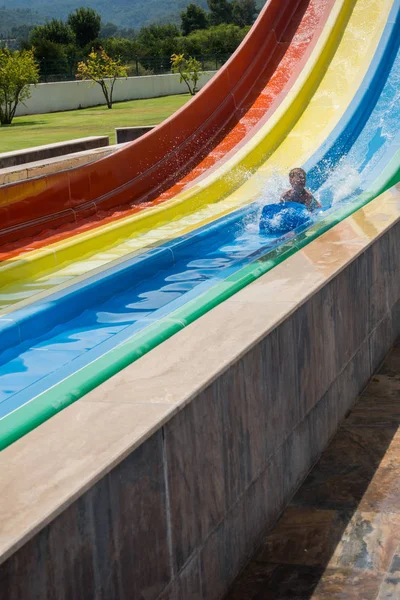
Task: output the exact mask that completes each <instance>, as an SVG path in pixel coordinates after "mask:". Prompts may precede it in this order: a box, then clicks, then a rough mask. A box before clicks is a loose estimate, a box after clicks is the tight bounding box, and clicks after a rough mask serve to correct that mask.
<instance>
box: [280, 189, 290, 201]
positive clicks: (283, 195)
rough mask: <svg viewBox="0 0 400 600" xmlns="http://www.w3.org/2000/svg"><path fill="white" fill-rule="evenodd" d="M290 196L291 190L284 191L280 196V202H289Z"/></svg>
mask: <svg viewBox="0 0 400 600" xmlns="http://www.w3.org/2000/svg"><path fill="white" fill-rule="evenodd" d="M292 196H293V190H292V188H289V189H288V190H286V192H283V194H282V196H281V201H284V200H290V198H291V197H292Z"/></svg>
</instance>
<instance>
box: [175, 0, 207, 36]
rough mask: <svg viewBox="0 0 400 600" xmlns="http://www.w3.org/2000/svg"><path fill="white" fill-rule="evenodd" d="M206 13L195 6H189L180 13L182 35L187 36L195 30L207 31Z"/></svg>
mask: <svg viewBox="0 0 400 600" xmlns="http://www.w3.org/2000/svg"><path fill="white" fill-rule="evenodd" d="M207 27H208V18H207V13H206V11H205V10H203V9H202V8H201V7H200V6H197V4H189V6H188V7H187V8H186V10H183V11H182V12H181V30H182V33H183V35H189V33H191V32H192V31H196V30H197V29H207Z"/></svg>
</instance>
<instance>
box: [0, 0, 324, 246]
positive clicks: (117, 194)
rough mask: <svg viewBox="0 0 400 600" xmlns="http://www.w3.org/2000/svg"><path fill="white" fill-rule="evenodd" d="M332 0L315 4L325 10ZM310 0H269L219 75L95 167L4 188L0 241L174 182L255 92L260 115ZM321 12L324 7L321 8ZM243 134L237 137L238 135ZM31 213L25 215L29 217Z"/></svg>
mask: <svg viewBox="0 0 400 600" xmlns="http://www.w3.org/2000/svg"><path fill="white" fill-rule="evenodd" d="M330 4H331V2H319V3H318V2H317V6H318V5H320V6H321V7H322V9H323V8H326V7H327V5H328V7H329V5H330ZM305 7H306V2H305V1H304V0H299V1H296V2H284V3H282V2H281V1H280V0H270V1H269V2H267V4H266V6H265V8H264V9H263V11H262V13H261V14H260V16H259V18H258V20H257V22H256V24H255V26H254V27H253V29H252V30H251V32H250V33H249V35H248V36H247V38H246V39H245V41H244V42H243V44H242V45H241V46H240V48H239V49H238V50H237V52H236V53H235V54H234V55H233V56H232V57H231V59H230V60H229V61H228V62H227V64H226V65H225V66H224V67H223V68H222V69H221V71H220V72H219V73H218V74H217V76H216V77H214V78H213V80H212V81H211V82H210V83H209V84H208V85H207V86H206V87H205V88H204V89H203V90H202V91H201V92H200V93H199V94H198V95H197V96H196V97H195V98H194V99H192V101H191V102H189V103H188V104H187V105H186V106H185V107H183V109H181V110H180V111H178V113H177V114H176V115H174V116H173V117H171V118H170V119H167V120H166V121H165V122H164V123H163V124H162V125H161V126H159V127H157V128H156V129H155V130H154V131H152V132H150V133H149V134H147V135H146V136H144V137H143V138H141V139H140V140H138V141H137V142H134V143H132V144H129V145H128V146H126V147H125V148H123V149H121V150H119V151H117V152H116V153H114V154H113V155H111V156H109V157H106V159H101V160H99V161H97V162H95V163H92V164H90V165H85V166H82V167H78V168H76V169H73V170H70V171H66V172H63V173H60V174H53V175H49V176H46V177H43V178H39V179H36V180H34V181H30V182H21V183H18V184H12V185H9V186H4V188H2V199H1V205H2V223H3V227H2V229H1V230H0V241H1V243H5V242H8V241H11V240H18V239H20V238H21V237H25V236H27V235H33V234H36V233H39V232H41V231H43V229H48V228H49V227H52V228H53V227H57V226H59V225H61V224H63V223H67V222H75V221H76V220H79V219H81V218H87V217H89V216H90V215H94V214H96V213H97V212H98V211H99V210H104V209H105V208H110V207H112V206H118V205H124V204H125V205H126V204H128V205H132V204H133V203H136V202H139V201H140V202H143V201H145V200H146V201H148V200H149V199H150V198H152V197H155V196H157V194H159V193H160V192H162V191H163V189H165V188H166V187H170V186H171V185H172V184H173V183H174V182H175V181H176V180H177V179H179V178H180V176H181V175H182V170H184V171H187V170H188V168H189V167H190V165H191V164H193V161H196V160H197V161H198V160H199V159H200V158H201V157H202V156H204V152H205V150H206V151H209V150H210V149H211V146H212V144H213V141H214V143H217V142H218V139H219V138H218V135H221V130H223V129H224V127H228V129H229V128H231V127H232V125H234V122H235V120H236V121H237V120H239V119H240V118H241V117H242V116H243V111H244V110H246V107H247V108H248V103H249V102H250V103H251V102H252V100H253V98H254V96H256V97H258V108H257V110H258V114H259V118H261V117H262V116H263V115H264V114H265V111H266V109H267V108H268V105H269V104H270V98H268V97H267V96H262V95H260V94H259V91H260V86H261V90H262V88H263V84H264V85H265V82H266V81H268V80H269V79H270V78H271V76H272V74H273V73H274V70H275V67H276V66H277V63H278V62H279V59H280V58H281V57H282V55H283V52H284V51H285V50H286V49H287V46H288V43H287V42H286V38H285V32H286V31H288V28H289V30H290V23H291V22H292V21H293V20H294V22H296V20H299V18H300V17H301V16H302V14H303V13H304V10H305ZM322 12H323V10H322ZM239 137H240V136H239ZM27 215H28V216H27Z"/></svg>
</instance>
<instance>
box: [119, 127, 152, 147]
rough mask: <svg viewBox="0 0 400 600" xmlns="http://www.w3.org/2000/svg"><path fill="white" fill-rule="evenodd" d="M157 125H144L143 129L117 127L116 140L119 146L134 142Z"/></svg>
mask: <svg viewBox="0 0 400 600" xmlns="http://www.w3.org/2000/svg"><path fill="white" fill-rule="evenodd" d="M154 127H155V125H144V126H142V127H116V128H115V139H116V141H117V144H124V143H125V142H133V141H134V140H137V139H138V138H140V137H142V135H144V134H145V133H147V132H148V131H152V130H153V129H154Z"/></svg>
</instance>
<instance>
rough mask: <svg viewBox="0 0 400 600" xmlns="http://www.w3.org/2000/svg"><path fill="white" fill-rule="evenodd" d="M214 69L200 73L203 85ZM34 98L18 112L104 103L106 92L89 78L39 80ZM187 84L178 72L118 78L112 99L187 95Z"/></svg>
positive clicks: (38, 111)
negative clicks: (180, 81)
mask: <svg viewBox="0 0 400 600" xmlns="http://www.w3.org/2000/svg"><path fill="white" fill-rule="evenodd" d="M214 73H215V71H207V72H205V73H202V74H201V76H200V81H199V83H200V87H202V86H203V85H205V84H206V83H207V82H208V81H209V80H210V79H211V77H212V76H213V75H214ZM31 88H32V90H31V94H32V95H31V97H30V98H28V100H26V101H25V105H23V104H20V105H19V107H18V108H17V113H16V114H17V115H34V114H42V113H47V112H57V111H61V110H75V109H77V108H85V107H88V106H98V105H99V104H105V100H104V96H103V92H102V91H101V88H100V86H99V85H98V84H95V85H93V86H91V85H90V83H89V82H88V81H61V82H57V83H39V84H38V85H37V86H36V87H35V86H31ZM185 92H187V87H186V85H185V84H184V83H179V75H174V74H172V75H171V74H168V75H146V76H145V77H128V78H127V79H118V80H117V81H116V83H115V88H114V95H113V100H114V102H121V101H123V100H135V99H139V98H157V97H159V96H170V95H172V94H184V93H185Z"/></svg>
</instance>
